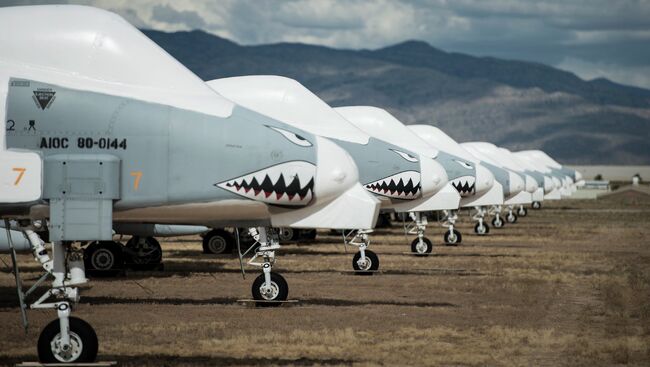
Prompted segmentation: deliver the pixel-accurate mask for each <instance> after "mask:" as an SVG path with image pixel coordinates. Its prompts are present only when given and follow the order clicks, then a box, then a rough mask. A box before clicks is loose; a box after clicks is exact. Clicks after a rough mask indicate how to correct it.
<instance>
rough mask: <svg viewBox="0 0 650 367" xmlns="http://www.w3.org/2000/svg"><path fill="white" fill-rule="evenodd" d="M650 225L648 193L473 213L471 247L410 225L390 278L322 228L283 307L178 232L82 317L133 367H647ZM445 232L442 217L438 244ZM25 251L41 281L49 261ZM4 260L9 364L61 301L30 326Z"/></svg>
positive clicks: (388, 243)
mask: <svg viewBox="0 0 650 367" xmlns="http://www.w3.org/2000/svg"><path fill="white" fill-rule="evenodd" d="M648 223H650V205H648V204H647V203H646V204H639V205H636V206H629V205H628V206H623V205H622V204H617V203H616V202H613V203H612V202H609V203H608V202H602V201H591V202H587V201H584V202H583V201H562V202H558V203H556V204H548V203H545V208H544V209H542V210H541V211H530V213H529V215H528V217H526V218H520V220H519V222H518V223H517V224H514V225H507V226H506V227H505V228H504V229H501V230H495V229H492V230H491V233H490V234H489V236H487V237H477V236H475V235H473V233H472V229H471V227H470V223H469V220H468V217H467V215H466V214H465V215H464V216H463V222H462V223H461V225H460V228H459V229H460V230H461V232H462V233H463V235H464V238H463V244H462V245H461V246H459V247H445V246H436V247H435V248H434V255H433V256H429V257H426V258H419V257H413V256H407V255H404V254H403V253H404V252H405V251H408V250H409V249H408V246H407V243H410V241H411V238H409V239H408V242H407V240H405V238H404V235H403V231H402V229H401V228H400V227H399V223H395V224H394V227H393V228H392V229H390V230H381V231H377V233H376V234H375V235H374V236H373V243H372V245H371V249H373V250H374V251H376V252H377V253H378V254H379V255H380V261H381V270H383V272H382V273H381V274H377V275H375V276H355V275H351V274H349V273H345V272H347V271H348V270H349V269H350V268H351V262H352V260H351V258H352V255H353V253H352V252H351V250H350V252H348V253H347V254H346V253H345V252H344V249H343V247H342V245H341V244H340V240H339V238H338V237H331V236H328V235H327V233H326V232H320V233H319V239H318V241H317V243H315V244H309V245H307V244H303V245H295V244H294V245H286V246H284V247H283V250H281V252H280V258H279V260H278V263H277V266H276V268H275V269H276V270H277V271H279V272H281V273H282V274H283V275H284V276H285V278H286V279H287V281H288V282H289V287H290V291H289V297H290V298H291V299H298V300H300V302H299V303H298V304H297V305H286V306H283V307H280V308H276V309H256V308H252V307H247V306H245V305H241V304H239V303H237V300H238V299H242V298H249V297H250V286H251V283H252V281H253V279H254V277H255V276H257V272H255V271H254V270H252V269H250V270H251V271H253V272H251V273H249V274H248V275H247V277H246V280H242V277H241V275H240V274H239V270H238V268H239V264H238V261H237V259H236V258H233V257H218V256H207V255H203V254H202V252H201V247H200V244H199V242H198V237H197V238H189V239H172V240H169V241H165V242H163V248H164V249H165V270H164V271H161V272H153V273H144V272H140V273H138V272H130V273H127V275H126V276H124V277H120V278H116V279H102V280H93V281H92V282H91V283H90V287H89V288H88V289H84V290H83V291H82V301H81V304H80V305H79V307H78V308H77V309H76V310H75V312H74V315H76V316H80V317H82V318H84V319H85V320H87V321H88V322H90V323H91V324H92V325H93V326H94V328H95V329H96V331H97V334H98V337H99V340H100V351H99V353H100V359H101V360H117V361H119V363H120V365H122V366H142V365H146V366H167V365H184V366H214V365H287V364H298V365H392V366H395V365H454V366H459V365H460V366H466V365H467V366H483V365H490V366H511V365H518V366H531V365H541V366H558V365H570V366H576V365H589V366H593V365H603V366H611V365H634V366H648V365H650V304H649V302H650V236H648V234H647V225H648ZM442 232H443V231H442V229H441V228H440V227H438V226H437V224H433V225H431V226H430V228H429V229H428V230H427V233H428V235H429V237H430V238H431V239H432V240H434V243H438V244H440V243H441V242H442V240H441V239H442ZM1 257H2V258H3V259H4V260H5V261H6V262H7V263H9V257H8V256H7V255H3V256H1ZM21 264H22V269H23V270H24V271H25V272H26V277H27V279H28V284H30V283H32V282H33V281H34V280H35V278H36V276H37V272H36V271H37V270H38V269H37V267H36V266H35V263H34V262H33V261H30V258H29V257H28V256H23V257H21ZM0 267H4V265H2V264H1V263H0ZM3 270H4V271H3V272H2V273H1V274H0V325H2V330H1V331H0V362H4V363H6V364H11V363H14V362H17V361H25V360H27V361H29V360H36V348H35V343H36V340H37V339H38V334H39V332H40V330H41V328H42V327H43V326H44V325H45V324H46V323H47V322H49V321H51V320H52V319H54V317H55V313H54V312H53V311H30V312H29V316H30V322H31V328H30V329H29V332H28V334H27V335H25V333H24V332H23V330H22V328H21V325H20V319H19V315H18V308H17V307H16V296H15V290H14V288H13V277H12V276H11V274H9V273H8V272H7V269H6V268H3ZM0 364H3V363H0Z"/></svg>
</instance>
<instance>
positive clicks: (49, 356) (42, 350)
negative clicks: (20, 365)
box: [37, 316, 99, 363]
mask: <svg viewBox="0 0 650 367" xmlns="http://www.w3.org/2000/svg"><path fill="white" fill-rule="evenodd" d="M67 319H68V327H69V331H68V336H67V337H68V338H69V342H68V343H65V342H64V340H63V336H62V335H61V322H60V320H58V319H57V320H53V321H52V322H50V323H49V324H47V326H45V328H44V329H43V331H42V332H41V335H40V336H39V338H38V347H37V349H38V359H39V360H40V361H41V362H42V363H91V362H94V361H95V359H96V358H97V348H98V346H99V342H98V341H97V334H96V333H95V330H94V329H93V328H92V326H90V324H88V323H87V322H85V321H84V320H82V319H80V318H77V317H72V316H70V317H68V318H67Z"/></svg>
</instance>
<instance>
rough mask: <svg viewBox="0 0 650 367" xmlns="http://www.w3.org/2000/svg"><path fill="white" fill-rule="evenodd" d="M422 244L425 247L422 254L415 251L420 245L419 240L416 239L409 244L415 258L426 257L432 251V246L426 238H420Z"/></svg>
mask: <svg viewBox="0 0 650 367" xmlns="http://www.w3.org/2000/svg"><path fill="white" fill-rule="evenodd" d="M422 242H424V244H425V245H427V248H426V250H424V252H422V253H420V252H418V250H417V247H418V244H419V243H420V239H419V238H417V237H416V238H415V239H414V240H413V242H411V253H414V254H417V255H415V256H427V255H428V254H430V253H431V251H433V244H432V243H431V241H430V240H429V239H428V238H426V237H422Z"/></svg>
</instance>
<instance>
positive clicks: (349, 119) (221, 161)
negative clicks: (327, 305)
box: [0, 5, 581, 363]
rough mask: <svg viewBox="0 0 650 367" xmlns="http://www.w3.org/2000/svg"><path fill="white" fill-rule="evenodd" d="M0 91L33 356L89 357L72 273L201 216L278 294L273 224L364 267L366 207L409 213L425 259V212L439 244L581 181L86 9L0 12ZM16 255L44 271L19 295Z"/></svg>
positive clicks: (0, 184)
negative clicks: (470, 221)
mask: <svg viewBox="0 0 650 367" xmlns="http://www.w3.org/2000/svg"><path fill="white" fill-rule="evenodd" d="M34 24H36V25H38V26H37V27H34V26H33V25H34ZM0 97H1V98H2V103H0V112H1V113H2V114H3V115H4V116H5V123H6V127H5V129H3V132H2V137H1V138H0V172H1V175H0V216H1V217H2V218H3V220H4V223H3V226H4V228H5V230H4V231H3V236H0V250H2V251H4V252H9V253H11V254H12V260H13V265H14V271H15V275H16V285H17V290H18V297H19V301H20V304H21V312H22V317H23V321H24V323H25V327H27V318H26V309H28V308H31V309H54V310H56V311H57V318H56V319H55V320H54V321H52V322H51V323H50V324H48V325H47V326H46V327H45V328H44V329H43V331H42V332H41V335H40V337H39V340H38V343H37V349H38V356H39V359H40V360H41V361H43V362H66V363H69V362H90V361H94V360H95V358H96V356H97V348H98V341H97V337H96V334H95V332H94V330H93V328H92V327H91V326H90V325H89V324H88V323H87V322H85V321H83V320H81V319H79V318H76V317H73V316H71V311H72V307H73V306H74V305H75V304H77V302H78V301H79V291H78V286H79V285H81V284H84V283H86V282H87V281H88V279H87V278H86V274H85V268H89V270H90V269H92V270H106V271H111V270H115V268H116V266H117V265H121V264H122V263H131V264H134V265H138V266H141V267H149V266H155V265H158V264H159V263H160V261H161V259H162V249H161V248H160V245H159V243H158V242H157V241H156V240H155V237H156V236H167V235H174V236H176V235H182V234H192V233H198V232H204V231H206V230H208V229H211V230H210V231H209V232H208V233H207V235H206V236H205V239H204V245H205V248H206V251H209V252H223V251H224V250H226V249H228V248H232V247H233V246H234V241H235V242H236V241H237V240H236V238H238V236H232V235H230V232H227V231H224V230H223V228H226V227H228V228H247V231H248V234H249V235H250V236H252V238H254V240H255V241H256V243H257V246H255V247H254V249H253V254H252V259H251V260H250V261H249V264H251V265H256V266H259V267H260V268H261V270H262V273H261V275H260V276H259V277H257V278H256V279H255V281H254V283H253V287H252V293H253V297H254V299H256V300H260V301H281V300H285V299H286V297H287V295H288V284H287V282H286V280H285V279H284V278H283V277H282V276H281V275H280V274H278V273H277V272H273V271H272V269H273V265H274V263H275V260H276V251H277V250H278V249H279V248H280V242H279V235H280V234H281V233H280V232H279V231H282V230H283V229H306V230H308V231H310V232H308V233H310V234H309V235H313V233H315V232H314V229H316V228H327V229H336V230H344V239H345V241H346V244H348V245H354V246H357V247H358V252H357V253H356V254H355V255H354V258H353V267H354V269H355V270H356V271H358V272H361V273H363V272H372V271H376V270H377V269H379V257H378V255H377V254H375V253H374V252H372V251H371V250H369V245H370V240H371V236H372V234H371V233H372V228H373V227H374V226H375V223H376V221H377V218H378V216H379V215H380V213H387V212H389V213H402V214H403V215H405V216H407V217H408V218H410V220H412V223H411V224H410V225H409V230H410V233H412V234H413V235H414V239H413V241H412V242H411V243H410V251H411V252H413V253H415V254H418V255H426V254H428V253H430V252H431V251H432V241H431V240H429V239H428V238H427V237H426V236H425V230H426V228H427V224H428V223H427V220H426V215H425V214H427V213H429V212H441V213H444V216H445V225H446V227H447V228H446V231H445V233H444V241H445V242H446V243H449V244H458V243H460V242H461V238H462V237H461V233H460V232H459V231H458V230H457V229H456V228H455V222H456V220H457V213H458V210H460V209H463V208H467V209H471V210H475V215H474V217H473V218H474V219H475V220H476V225H475V232H476V233H477V234H479V235H484V234H487V233H488V231H489V225H488V220H487V219H488V217H487V216H488V214H490V213H489V212H491V213H492V214H493V219H492V223H491V224H492V226H494V227H500V226H502V225H503V222H504V220H507V221H510V222H514V221H515V220H516V216H517V214H518V215H520V216H525V215H526V212H527V209H526V207H527V206H529V205H531V206H532V207H533V208H539V206H540V205H541V203H542V202H543V201H545V200H555V199H560V198H562V197H564V196H567V195H570V194H571V192H572V191H573V190H575V187H576V184H577V183H578V182H579V181H580V180H581V176H580V174H579V173H578V172H576V171H574V170H571V169H568V168H566V167H563V166H562V165H560V164H558V163H557V162H556V161H555V160H553V159H552V158H550V157H549V156H548V155H546V154H545V153H543V152H541V151H537V150H529V151H521V152H511V151H509V150H507V149H505V148H501V147H497V146H495V145H493V144H490V143H485V142H468V143H460V144H459V143H458V142H456V141H454V140H453V139H452V138H451V137H449V136H448V135H446V134H445V133H444V132H442V131H441V130H440V129H438V128H436V127H434V126H431V125H408V126H407V125H404V124H403V123H402V122H400V121H399V120H398V119H397V118H395V117H394V116H393V115H391V114H390V113H389V112H387V111H386V110H384V109H381V108H378V107H369V106H349V107H336V108H333V107H331V106H329V105H328V104H327V103H325V102H324V101H323V100H322V99H320V98H319V97H318V96H316V95H315V94H314V93H312V92H311V91H309V90H308V89H307V88H305V87H304V86H303V85H301V84H300V83H299V82H297V81H295V80H292V79H288V78H284V77H279V76H243V77H234V78H225V79H217V80H212V81H208V82H205V81H203V80H201V79H200V78H198V77H197V76H196V75H194V74H193V73H192V72H191V71H189V70H188V69H186V68H185V67H184V66H183V65H182V64H180V63H179V62H178V61H177V60H175V59H174V58H173V57H171V56H170V55H169V54H167V53H166V52H165V51H164V50H162V49H161V48H160V47H158V46H157V45H156V44H155V43H154V42H152V41H151V40H149V39H148V38H147V37H146V36H145V35H143V34H142V33H141V32H140V31H139V30H137V29H136V28H134V27H132V26H131V25H130V24H128V23H127V22H126V21H125V20H123V19H122V18H120V17H119V16H117V15H115V14H112V13H110V12H107V11H103V10H99V9H95V8H90V7H81V6H67V5H66V6H30V7H13V8H3V9H1V10H0ZM279 229H280V230H279ZM115 234H120V235H131V236H132V238H131V240H129V241H128V242H127V243H126V244H124V245H123V244H121V243H120V242H116V241H114V235H115ZM46 241H47V242H49V243H50V245H47V246H46ZM20 251H27V252H31V253H32V254H33V255H34V258H35V260H36V261H37V262H38V263H39V264H40V265H41V266H42V268H43V276H42V277H41V278H40V279H39V280H38V281H37V282H36V284H35V285H34V286H33V287H32V288H30V289H29V290H27V291H23V286H22V281H21V278H20V274H19V270H18V266H17V264H16V255H15V254H16V252H20ZM84 260H85V261H84ZM84 263H85V264H84ZM50 278H51V279H52V282H51V288H50V289H49V290H48V291H47V292H46V293H45V294H43V295H42V296H40V297H39V298H38V299H36V300H35V301H33V302H31V304H29V305H27V304H26V301H25V299H26V298H27V297H28V296H30V295H31V294H32V293H33V292H34V291H35V290H36V289H37V286H38V285H40V284H42V283H43V282H45V281H46V280H47V279H50ZM270 304H272V303H270Z"/></svg>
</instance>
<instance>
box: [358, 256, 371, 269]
mask: <svg viewBox="0 0 650 367" xmlns="http://www.w3.org/2000/svg"><path fill="white" fill-rule="evenodd" d="M357 265H359V269H361V270H369V269H370V268H371V267H372V260H370V259H369V258H368V257H367V256H366V257H365V259H359V261H357Z"/></svg>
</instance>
